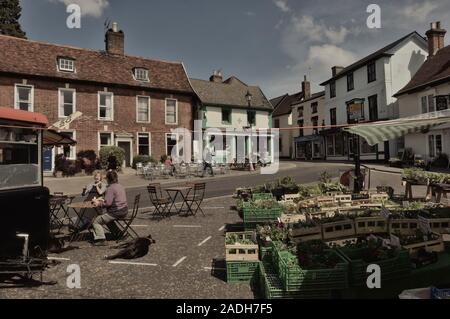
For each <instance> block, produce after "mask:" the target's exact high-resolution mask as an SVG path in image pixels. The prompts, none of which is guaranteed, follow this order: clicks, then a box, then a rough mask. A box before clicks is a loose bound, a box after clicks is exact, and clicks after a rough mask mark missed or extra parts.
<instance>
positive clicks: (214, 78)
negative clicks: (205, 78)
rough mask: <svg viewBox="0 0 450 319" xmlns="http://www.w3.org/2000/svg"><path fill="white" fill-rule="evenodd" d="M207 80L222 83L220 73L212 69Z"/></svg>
mask: <svg viewBox="0 0 450 319" xmlns="http://www.w3.org/2000/svg"><path fill="white" fill-rule="evenodd" d="M209 81H211V82H215V83H222V73H221V72H220V71H218V70H214V72H213V75H211V77H210V78H209Z"/></svg>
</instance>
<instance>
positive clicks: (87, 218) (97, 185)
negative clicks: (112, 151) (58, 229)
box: [69, 172, 106, 230]
mask: <svg viewBox="0 0 450 319" xmlns="http://www.w3.org/2000/svg"><path fill="white" fill-rule="evenodd" d="M105 192H106V183H105V182H103V175H102V173H100V172H97V173H95V174H94V182H92V183H90V184H89V185H87V186H86V187H85V188H84V189H83V192H82V194H81V196H86V198H85V199H84V201H85V202H90V201H91V200H92V199H94V198H100V197H102V196H103V195H104V194H105ZM96 215H97V214H96V212H95V209H87V210H86V211H85V212H84V214H83V219H81V220H80V219H78V220H77V221H76V222H75V227H73V226H69V227H70V228H72V230H74V229H77V230H81V229H84V228H85V227H86V226H87V225H89V223H90V222H91V221H92V219H93V218H94V217H95V216H96Z"/></svg>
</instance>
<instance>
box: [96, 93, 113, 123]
mask: <svg viewBox="0 0 450 319" xmlns="http://www.w3.org/2000/svg"><path fill="white" fill-rule="evenodd" d="M101 94H104V95H109V96H111V118H110V119H107V118H102V117H100V95H101ZM97 119H98V120H99V121H104V122H113V121H114V93H113V92H106V91H98V93H97Z"/></svg>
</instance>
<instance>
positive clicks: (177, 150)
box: [165, 133, 179, 156]
mask: <svg viewBox="0 0 450 319" xmlns="http://www.w3.org/2000/svg"><path fill="white" fill-rule="evenodd" d="M168 135H176V141H177V144H175V147H176V152H177V154H178V152H179V149H178V137H179V134H178V133H166V134H165V137H166V138H165V144H166V148H165V153H166V155H167V156H172V154H167V146H168V145H167V136H168Z"/></svg>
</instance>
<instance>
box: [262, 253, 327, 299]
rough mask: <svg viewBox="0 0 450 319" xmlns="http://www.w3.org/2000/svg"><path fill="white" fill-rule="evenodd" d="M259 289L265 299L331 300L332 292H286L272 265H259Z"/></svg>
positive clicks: (264, 263)
mask: <svg viewBox="0 0 450 319" xmlns="http://www.w3.org/2000/svg"><path fill="white" fill-rule="evenodd" d="M259 288H260V293H261V295H262V297H263V298H265V299H331V297H332V293H333V292H332V291H326V290H319V291H286V290H285V289H283V285H282V283H281V280H280V278H279V277H278V275H277V273H276V271H275V270H274V269H273V268H272V267H271V265H270V263H266V262H260V264H259Z"/></svg>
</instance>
